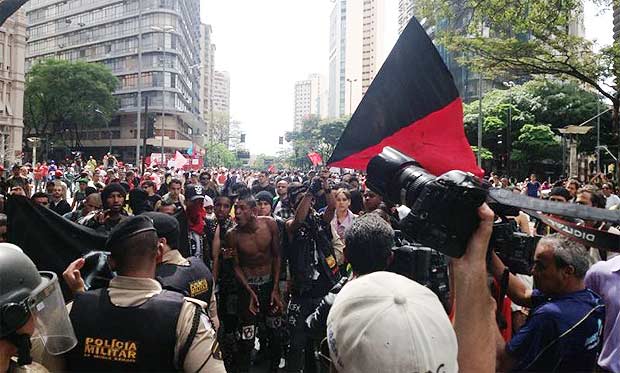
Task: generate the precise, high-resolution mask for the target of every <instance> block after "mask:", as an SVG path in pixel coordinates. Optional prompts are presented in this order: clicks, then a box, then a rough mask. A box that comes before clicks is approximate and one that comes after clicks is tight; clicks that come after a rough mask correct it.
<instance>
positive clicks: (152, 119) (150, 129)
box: [146, 115, 156, 138]
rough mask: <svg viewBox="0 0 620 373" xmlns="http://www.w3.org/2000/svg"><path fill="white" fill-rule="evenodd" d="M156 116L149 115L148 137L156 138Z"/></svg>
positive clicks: (147, 124) (147, 121)
mask: <svg viewBox="0 0 620 373" xmlns="http://www.w3.org/2000/svg"><path fill="white" fill-rule="evenodd" d="M155 120H156V119H155V116H154V115H149V116H148V118H147V120H146V137H147V138H151V137H155Z"/></svg>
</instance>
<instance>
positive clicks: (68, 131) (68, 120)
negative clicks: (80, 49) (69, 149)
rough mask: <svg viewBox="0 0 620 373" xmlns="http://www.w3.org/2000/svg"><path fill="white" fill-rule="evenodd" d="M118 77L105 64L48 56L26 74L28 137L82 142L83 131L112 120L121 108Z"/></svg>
mask: <svg viewBox="0 0 620 373" xmlns="http://www.w3.org/2000/svg"><path fill="white" fill-rule="evenodd" d="M117 86H118V79H117V78H116V77H115V76H114V75H113V74H112V73H111V72H110V70H109V69H108V68H107V67H105V66H103V65H101V64H94V63H86V62H81V61H77V62H68V61H60V60H44V61H41V62H39V63H37V64H35V65H34V66H33V67H32V69H31V70H30V72H29V73H28V76H27V77H26V91H25V94H24V127H25V128H24V131H25V135H26V136H24V137H28V136H37V137H44V138H47V139H48V140H54V141H56V143H62V144H64V145H65V146H79V144H80V132H81V131H82V130H84V129H86V128H92V127H101V126H104V125H105V124H106V123H109V122H110V120H111V118H112V115H113V114H114V112H116V110H117V108H118V101H117V99H116V98H115V97H114V96H113V95H112V93H113V92H114V90H115V89H116V87H117Z"/></svg>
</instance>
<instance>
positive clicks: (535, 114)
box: [464, 79, 617, 165]
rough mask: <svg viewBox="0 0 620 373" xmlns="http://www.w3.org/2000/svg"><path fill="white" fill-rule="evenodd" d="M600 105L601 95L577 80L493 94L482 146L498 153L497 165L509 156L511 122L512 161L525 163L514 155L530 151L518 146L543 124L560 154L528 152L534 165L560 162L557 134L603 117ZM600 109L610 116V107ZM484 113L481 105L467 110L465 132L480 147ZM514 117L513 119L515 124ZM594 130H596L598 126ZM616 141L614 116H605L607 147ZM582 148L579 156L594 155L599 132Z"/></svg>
mask: <svg viewBox="0 0 620 373" xmlns="http://www.w3.org/2000/svg"><path fill="white" fill-rule="evenodd" d="M597 100H599V98H598V97H597V95H596V94H593V93H592V92H589V91H586V90H584V89H583V88H581V87H580V86H579V84H577V83H576V82H575V81H559V80H557V79H535V80H531V81H529V82H527V83H525V84H523V85H520V86H515V87H513V88H510V89H505V90H493V91H491V92H488V93H487V94H486V95H485V96H484V99H483V100H482V115H483V118H484V123H483V141H482V144H483V146H484V147H485V148H486V149H488V150H489V151H490V152H491V153H492V154H493V159H495V161H496V165H497V164H499V163H500V161H499V160H500V158H501V156H502V155H506V153H507V145H508V144H507V142H508V140H509V139H508V136H509V134H508V124H509V122H511V127H510V140H511V141H510V143H511V144H512V148H513V154H512V155H511V159H513V160H514V161H522V160H525V158H524V157H523V156H522V155H521V154H520V153H519V152H514V150H522V151H523V150H526V148H525V147H524V146H521V147H520V148H519V147H518V144H519V142H518V141H519V137H520V136H521V135H522V131H523V128H524V127H525V125H527V124H529V125H532V124H538V125H540V124H543V125H545V126H546V127H547V128H549V129H550V131H551V132H550V133H551V134H553V135H554V136H553V137H554V138H553V139H551V138H549V137H547V139H548V140H549V142H548V145H549V147H550V148H554V149H555V150H549V151H542V152H537V151H529V150H528V157H529V158H527V159H528V160H529V161H531V162H540V161H542V160H544V159H553V160H555V161H556V162H560V159H561V157H560V153H559V149H560V144H559V143H558V141H557V136H558V135H559V132H558V131H557V129H559V128H562V127H566V126H567V125H578V124H581V123H583V122H585V121H587V120H588V119H590V118H592V117H593V116H595V115H597V113H598V108H597ZM599 108H600V110H601V111H604V110H605V108H606V106H605V105H604V103H602V102H599ZM478 110H479V109H478V101H476V102H472V103H471V104H468V105H465V107H464V122H465V133H466V135H467V138H468V140H469V142H470V144H476V143H477V136H478V135H477V128H478ZM509 116H511V118H512V120H511V121H509ZM588 125H589V126H595V125H596V121H593V122H590V123H588ZM535 127H536V128H538V129H540V128H539V127H537V126H535ZM530 130H531V129H530ZM552 140H553V141H552ZM616 141H617V140H616V139H615V135H614V130H613V126H612V121H611V114H609V113H608V114H605V115H603V116H602V117H601V143H602V144H614V143H615V142H616ZM522 145H523V144H522ZM579 146H580V148H579V151H583V152H585V151H590V152H593V151H594V150H595V146H596V131H595V130H593V131H590V133H589V134H588V135H585V136H582V137H580V145H579Z"/></svg>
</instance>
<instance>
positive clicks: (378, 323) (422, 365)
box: [327, 272, 458, 373]
mask: <svg viewBox="0 0 620 373" xmlns="http://www.w3.org/2000/svg"><path fill="white" fill-rule="evenodd" d="M327 343H328V345H329V354H330V356H331V359H332V363H333V365H334V367H335V368H336V370H337V371H338V372H345V373H358V372H359V373H376V372H390V373H401V372H402V373H411V372H428V371H430V372H446V373H451V372H458V363H457V354H458V345H457V342H456V334H455V333H454V329H453V328H452V324H451V323H450V320H449V319H448V316H447V314H446V312H445V311H444V308H443V307H442V305H441V303H440V302H439V299H438V298H437V296H436V295H435V294H434V293H433V292H432V291H430V290H429V289H427V288H426V287H424V286H422V285H420V284H418V283H417V282H415V281H412V280H410V279H408V278H406V277H403V276H400V275H397V274H394V273H391V272H374V273H371V274H368V275H365V276H362V277H359V278H357V279H355V280H352V281H350V282H349V283H347V284H346V285H345V286H344V288H343V289H342V290H341V291H340V293H339V294H338V296H337V297H336V300H335V302H334V305H333V307H332V308H331V310H330V312H329V316H328V317H327Z"/></svg>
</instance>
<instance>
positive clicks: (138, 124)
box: [136, 0, 146, 172]
mask: <svg viewBox="0 0 620 373" xmlns="http://www.w3.org/2000/svg"><path fill="white" fill-rule="evenodd" d="M137 99H138V102H137V106H138V111H137V113H136V167H138V165H139V164H140V128H141V127H142V0H138V98H137ZM145 137H146V134H145ZM142 172H144V166H143V167H142Z"/></svg>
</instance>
